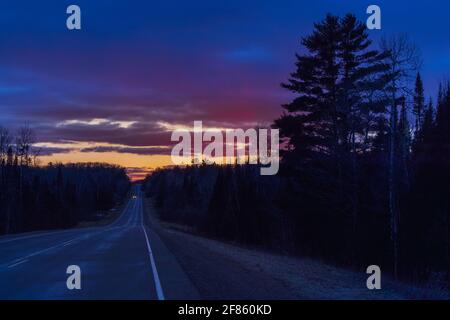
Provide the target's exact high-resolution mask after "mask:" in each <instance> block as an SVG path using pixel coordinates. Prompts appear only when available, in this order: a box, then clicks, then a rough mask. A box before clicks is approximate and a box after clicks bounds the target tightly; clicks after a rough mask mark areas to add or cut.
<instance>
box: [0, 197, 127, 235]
mask: <svg viewBox="0 0 450 320" xmlns="http://www.w3.org/2000/svg"><path fill="white" fill-rule="evenodd" d="M130 204H131V201H130V200H128V202H127V204H126V205H125V208H124V209H123V210H122V213H121V214H120V216H119V217H117V218H116V220H114V222H112V223H111V224H110V225H109V227H111V228H112V227H115V226H116V225H117V224H118V222H119V221H120V219H121V218H122V216H123V215H124V213H125V212H126V211H127V210H128V209H129V207H130ZM105 227H108V225H106V226H105ZM99 228H101V227H93V228H83V229H91V230H93V231H95V230H97V229H99ZM83 229H81V228H76V229H69V230H60V231H50V232H40V231H37V233H36V234H30V235H24V236H17V237H14V238H11V239H5V240H0V244H3V243H9V242H13V241H19V240H26V239H33V238H39V237H45V236H52V235H61V234H66V233H76V232H79V231H82V230H83Z"/></svg>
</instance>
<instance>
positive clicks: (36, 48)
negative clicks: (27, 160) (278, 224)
mask: <svg viewBox="0 0 450 320" xmlns="http://www.w3.org/2000/svg"><path fill="white" fill-rule="evenodd" d="M70 4H77V5H79V6H80V7H81V12H82V30H80V31H69V30H68V29H67V28H66V18H67V14H66V8H67V6H68V5H70ZM370 4H377V5H379V6H380V7H381V10H382V30H381V31H377V30H374V31H369V33H370V35H371V37H372V38H373V39H374V41H375V42H377V39H379V38H380V36H382V35H383V34H386V35H389V34H396V33H407V34H408V35H409V37H410V39H411V40H413V41H414V42H415V43H416V44H417V46H418V47H419V48H420V49H421V52H422V56H423V60H424V64H423V67H422V70H421V72H422V75H423V78H424V80H425V87H426V90H427V95H433V96H435V94H436V91H437V89H436V87H437V83H438V82H439V81H442V80H445V79H447V78H448V76H449V75H450V24H449V23H448V16H449V14H450V2H448V1H444V0H441V1H438V0H431V1H411V0H409V1H407V0H400V1H399V0H397V1H392V0H391V1H380V0H376V1H360V0H315V1H303V0H294V1H264V0H259V1H254V0H239V1H235V0H227V1H211V0H207V1H203V0H202V1H149V0H147V1H129V0H128V1H123V0H117V1H106V0H102V1H100V0H95V1H94V0H89V1H84V0H73V1H61V0H57V1H49V0H47V1H21V0H17V1H10V2H8V5H7V6H2V10H1V11H0V43H1V49H0V108H1V114H0V125H2V126H5V127H8V128H9V129H10V130H12V131H14V130H15V129H16V128H17V127H18V126H20V125H23V124H25V123H26V124H29V125H30V126H31V127H33V128H34V129H35V131H36V135H37V139H38V142H39V143H38V146H40V147H42V148H43V149H42V150H43V151H44V153H45V154H46V155H45V156H43V157H42V161H43V162H48V161H62V162H68V161H72V162H75V161H108V162H112V163H117V164H121V165H124V166H127V167H129V168H130V170H134V171H136V172H139V171H141V170H142V169H145V168H154V167H156V166H160V165H165V164H169V163H170V157H169V155H168V153H169V152H170V149H167V148H166V147H167V146H168V144H169V142H170V132H171V130H172V129H173V128H176V127H178V126H186V125H188V126H192V124H193V121H194V120H202V121H203V122H204V123H205V124H206V125H208V126H213V127H221V128H223V127H242V128H247V127H252V126H254V125H255V124H268V123H270V122H271V121H272V120H273V119H275V118H276V117H277V116H279V115H280V113H281V111H282V109H281V107H280V105H281V104H282V103H285V102H288V101H289V99H290V94H289V93H287V92H285V90H284V89H282V88H280V85H279V84H280V83H281V82H283V81H285V80H286V79H287V78H288V75H289V73H290V72H292V71H293V66H294V58H295V57H294V54H295V52H300V51H301V47H300V38H301V37H302V36H305V35H307V34H308V33H309V32H311V30H312V25H313V23H314V22H316V21H320V20H321V19H323V17H324V16H325V15H326V14H327V13H328V12H331V13H334V14H338V15H343V14H345V13H348V12H351V13H354V14H355V15H356V16H357V17H359V18H360V19H361V20H364V21H365V20H366V18H367V14H366V8H367V7H368V5H370ZM132 168H134V169H132Z"/></svg>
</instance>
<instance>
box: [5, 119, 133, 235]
mask: <svg viewBox="0 0 450 320" xmlns="http://www.w3.org/2000/svg"><path fill="white" fill-rule="evenodd" d="M34 142H35V137H34V132H33V130H32V129H31V128H30V127H27V126H25V127H22V128H20V129H19V130H18V132H17V135H16V136H15V137H13V136H12V135H11V134H10V132H9V131H8V130H7V129H6V128H4V127H0V234H10V233H17V232H25V231H33V230H43V229H54V228H69V227H73V226H76V225H77V224H78V223H79V222H80V221H86V220H92V219H94V218H95V215H96V214H97V213H98V212H99V211H106V210H110V209H111V208H113V207H114V206H116V205H117V204H118V203H119V202H121V201H123V199H124V198H125V196H126V194H127V191H128V189H129V185H130V183H129V180H128V177H127V175H126V172H125V169H124V168H121V167H119V166H114V165H109V164H102V163H84V164H81V163H79V164H67V165H63V164H51V163H50V164H48V165H46V166H39V165H38V155H39V152H38V150H35V148H33V143H34Z"/></svg>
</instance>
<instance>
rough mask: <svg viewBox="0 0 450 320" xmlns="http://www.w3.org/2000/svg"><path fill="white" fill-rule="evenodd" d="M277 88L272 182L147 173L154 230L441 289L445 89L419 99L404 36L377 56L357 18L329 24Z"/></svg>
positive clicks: (180, 171) (448, 152) (200, 170)
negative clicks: (185, 232) (187, 231)
mask: <svg viewBox="0 0 450 320" xmlns="http://www.w3.org/2000/svg"><path fill="white" fill-rule="evenodd" d="M301 45H302V48H301V51H300V52H301V53H298V54H296V56H295V58H296V62H295V67H294V70H293V72H292V73H291V74H290V75H289V76H288V80H287V81H286V82H285V83H283V84H281V86H282V88H284V89H285V90H288V91H289V92H291V93H292V95H293V100H292V101H290V102H287V103H286V104H284V105H283V106H282V108H281V110H280V114H281V116H280V117H279V118H278V119H276V120H274V122H273V127H274V128H278V129H279V130H280V138H281V139H282V141H281V142H282V144H281V145H282V146H283V148H282V150H281V152H280V154H281V156H282V162H281V167H280V171H279V173H278V175H277V176H261V175H259V168H258V165H250V164H243V165H215V164H213V165H207V164H202V165H192V166H186V167H178V168H166V169H160V170H157V171H155V172H154V173H153V174H152V175H150V176H148V177H147V178H146V180H145V183H144V184H143V189H144V191H145V192H146V195H147V196H150V197H152V199H153V201H154V205H155V207H156V209H157V210H158V214H159V216H160V218H161V219H162V220H166V221H171V222H176V223H179V224H184V225H187V226H189V227H191V228H192V229H193V230H194V231H195V232H198V233H200V234H203V235H206V236H210V237H214V238H219V239H224V240H227V241H232V242H237V243H241V244H244V245H252V246H261V247H264V248H268V249H270V250H274V251H277V252H281V253H285V254H293V255H300V256H309V257H314V258H318V259H321V260H324V261H328V262H330V263H334V264H338V265H344V266H348V267H352V268H356V269H358V270H364V271H365V268H366V267H367V266H368V265H371V264H376V265H379V266H380V267H381V270H384V271H387V272H389V273H390V274H391V275H393V276H394V277H395V278H399V279H404V280H407V281H412V282H415V283H428V282H433V283H439V284H444V285H445V286H447V287H449V286H450V157H449V156H450V83H446V82H443V83H442V84H441V85H440V86H439V88H436V93H433V98H428V97H425V92H424V85H423V81H422V78H421V74H420V67H421V65H422V63H423V62H422V59H421V57H420V50H419V49H418V48H417V47H416V46H415V45H414V43H413V42H412V41H411V40H410V39H409V38H408V37H407V36H406V35H393V36H389V37H384V38H383V39H381V41H380V42H379V43H378V44H375V43H374V42H373V41H372V40H371V39H370V38H369V35H368V33H367V29H366V27H365V25H364V24H363V23H362V22H360V21H358V20H357V19H356V18H355V16H353V15H351V14H348V15H345V16H343V17H337V16H334V15H327V16H326V17H325V18H324V19H323V20H322V21H320V22H318V23H316V24H314V27H313V30H312V32H311V33H310V34H309V35H308V36H306V37H304V38H303V39H302V41H301Z"/></svg>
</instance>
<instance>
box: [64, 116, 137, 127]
mask: <svg viewBox="0 0 450 320" xmlns="http://www.w3.org/2000/svg"><path fill="white" fill-rule="evenodd" d="M135 123H136V121H111V120H109V119H99V118H95V119H90V120H76V119H72V120H64V121H61V122H58V123H57V124H56V126H57V127H64V126H73V125H86V126H105V125H107V126H113V127H118V128H123V129H128V128H130V127H131V126H132V125H134V124H135Z"/></svg>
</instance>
